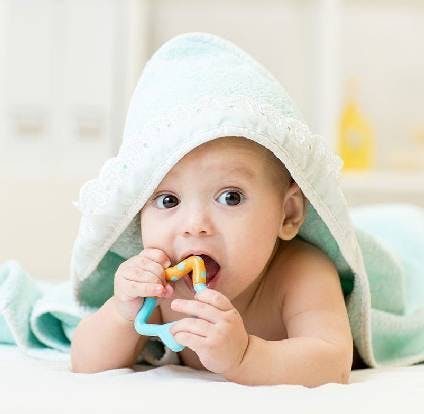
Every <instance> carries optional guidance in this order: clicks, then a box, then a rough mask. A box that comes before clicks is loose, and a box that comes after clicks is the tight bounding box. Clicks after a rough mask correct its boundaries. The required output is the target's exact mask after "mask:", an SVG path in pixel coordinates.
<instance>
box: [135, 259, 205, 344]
mask: <svg viewBox="0 0 424 414" xmlns="http://www.w3.org/2000/svg"><path fill="white" fill-rule="evenodd" d="M190 271H193V276H192V279H193V287H194V290H195V291H196V292H200V291H201V290H203V289H205V288H206V287H207V286H206V268H205V264H204V262H203V259H202V258H201V257H200V256H191V257H189V258H187V259H185V260H183V261H182V262H181V263H179V264H178V265H176V266H173V267H169V268H168V269H165V278H166V280H169V281H177V280H179V279H180V278H181V277H183V276H185V275H186V274H187V273H189V272H190ZM156 305H157V299H156V298H155V297H147V298H144V303H143V306H142V307H141V308H140V310H139V311H138V313H137V316H136V317H135V321H134V328H135V330H136V331H137V332H138V333H139V334H140V335H145V336H158V337H159V338H160V339H161V340H162V342H163V343H164V344H165V345H166V346H167V347H168V348H169V349H171V350H172V351H174V352H180V351H182V350H183V349H184V348H185V347H184V345H181V344H179V343H178V342H176V341H175V339H174V337H173V335H172V334H171V332H169V329H170V328H171V326H172V325H173V324H174V323H175V321H174V322H169V323H165V324H163V325H158V324H151V323H147V320H148V319H149V317H150V315H151V314H152V312H153V310H154V309H155V307H156Z"/></svg>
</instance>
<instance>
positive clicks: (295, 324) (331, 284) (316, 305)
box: [278, 239, 351, 344]
mask: <svg viewBox="0 0 424 414" xmlns="http://www.w3.org/2000/svg"><path fill="white" fill-rule="evenodd" d="M278 262H279V264H280V266H281V269H282V276H283V277H282V278H281V283H282V292H283V294H282V301H283V303H282V320H283V323H284V326H285V327H286V329H287V332H288V336H289V337H293V336H317V337H321V338H322V339H324V340H327V341H331V342H342V343H343V342H344V343H346V344H349V342H350V341H351V337H350V328H349V322H348V317H347V311H346V306H345V302H344V296H343V292H342V289H341V284H340V279H339V275H338V272H337V269H336V267H335V265H334V263H333V262H332V261H331V259H330V258H329V257H328V256H327V255H326V254H325V253H324V252H323V251H321V250H320V249H319V248H318V247H316V246H314V245H312V244H310V243H307V242H305V241H303V240H300V239H294V240H292V241H291V242H290V243H289V244H288V245H287V246H286V249H283V250H282V252H281V253H280V255H279V258H278Z"/></svg>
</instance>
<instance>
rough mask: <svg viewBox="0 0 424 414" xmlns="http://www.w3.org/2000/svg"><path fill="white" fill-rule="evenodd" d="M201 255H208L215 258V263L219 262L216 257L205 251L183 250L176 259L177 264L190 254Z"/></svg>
mask: <svg viewBox="0 0 424 414" xmlns="http://www.w3.org/2000/svg"><path fill="white" fill-rule="evenodd" d="M202 255H205V256H209V257H210V258H211V259H213V260H215V262H216V263H219V262H218V260H216V258H215V257H214V256H213V255H212V254H210V253H209V252H207V251H204V250H203V251H201V250H190V251H187V252H185V253H184V254H182V255H181V257H180V258H179V259H178V261H177V264H178V263H180V262H182V261H183V260H185V259H187V258H188V257H190V256H202Z"/></svg>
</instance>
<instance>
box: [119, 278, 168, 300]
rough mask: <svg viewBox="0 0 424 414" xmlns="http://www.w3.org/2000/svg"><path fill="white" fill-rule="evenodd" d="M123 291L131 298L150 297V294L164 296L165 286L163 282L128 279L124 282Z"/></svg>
mask: <svg viewBox="0 0 424 414" xmlns="http://www.w3.org/2000/svg"><path fill="white" fill-rule="evenodd" d="M121 289H122V293H124V294H125V295H126V296H128V297H130V298H136V297H142V298H145V297H148V296H162V294H163V292H164V288H163V286H162V285H161V284H158V283H140V282H133V281H128V282H127V283H125V284H123V285H122V287H121Z"/></svg>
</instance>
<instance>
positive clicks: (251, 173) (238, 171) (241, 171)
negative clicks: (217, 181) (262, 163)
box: [226, 166, 255, 179]
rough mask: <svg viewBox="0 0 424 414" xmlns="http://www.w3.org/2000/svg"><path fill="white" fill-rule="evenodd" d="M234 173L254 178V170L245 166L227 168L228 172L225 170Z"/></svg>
mask: <svg viewBox="0 0 424 414" xmlns="http://www.w3.org/2000/svg"><path fill="white" fill-rule="evenodd" d="M234 173H236V174H241V175H244V176H246V177H248V178H250V179H253V178H255V173H254V171H253V170H251V169H250V168H248V167H245V166H236V167H234V168H232V169H231V170H229V171H228V172H226V174H234Z"/></svg>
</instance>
